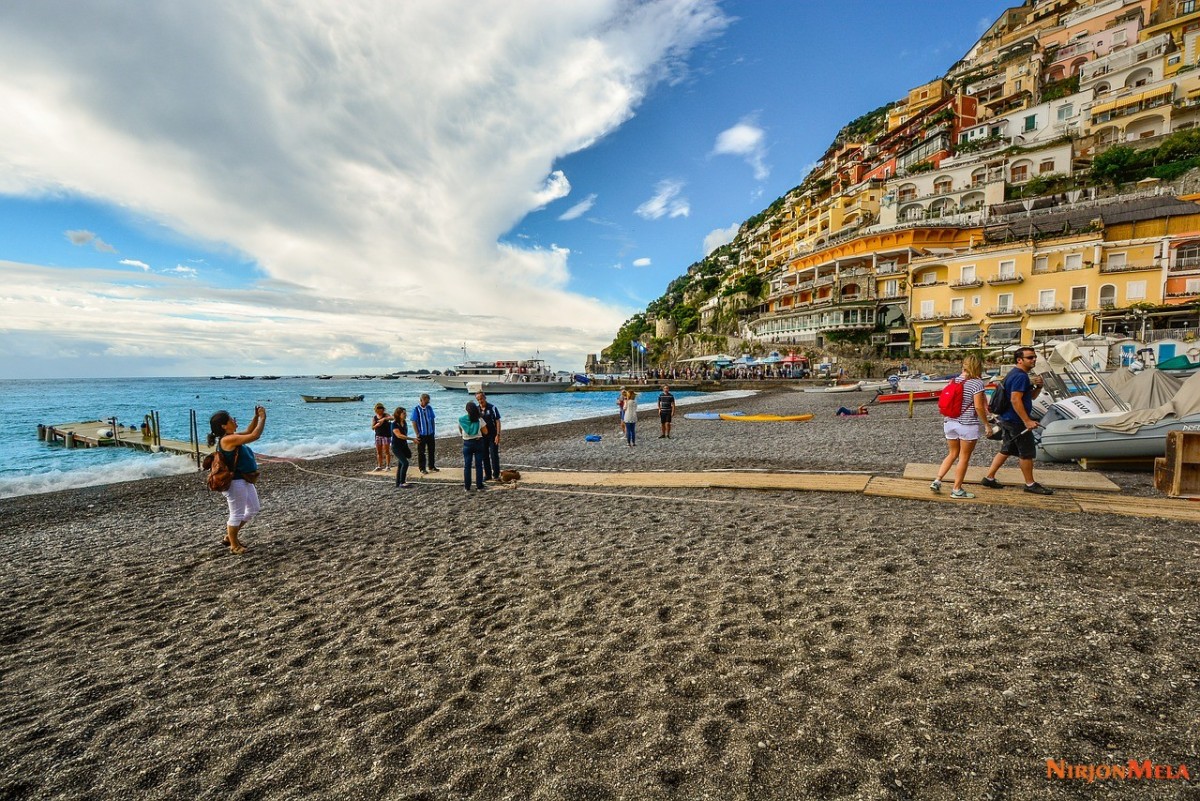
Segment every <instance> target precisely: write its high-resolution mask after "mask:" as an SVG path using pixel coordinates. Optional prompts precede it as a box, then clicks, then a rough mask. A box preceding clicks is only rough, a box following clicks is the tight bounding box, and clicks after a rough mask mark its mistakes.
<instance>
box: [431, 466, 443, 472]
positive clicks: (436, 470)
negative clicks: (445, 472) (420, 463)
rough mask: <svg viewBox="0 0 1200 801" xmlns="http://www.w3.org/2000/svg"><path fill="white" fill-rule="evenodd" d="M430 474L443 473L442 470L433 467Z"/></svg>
mask: <svg viewBox="0 0 1200 801" xmlns="http://www.w3.org/2000/svg"><path fill="white" fill-rule="evenodd" d="M429 472H430V473H440V472H442V471H441V470H438V469H437V468H436V467H431V468H429Z"/></svg>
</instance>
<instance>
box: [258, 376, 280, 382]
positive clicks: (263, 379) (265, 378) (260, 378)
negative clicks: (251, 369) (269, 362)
mask: <svg viewBox="0 0 1200 801" xmlns="http://www.w3.org/2000/svg"><path fill="white" fill-rule="evenodd" d="M258 380H259V381H278V380H279V376H277V375H261V376H259V377H258Z"/></svg>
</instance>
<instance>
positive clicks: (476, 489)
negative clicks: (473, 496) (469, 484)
mask: <svg viewBox="0 0 1200 801" xmlns="http://www.w3.org/2000/svg"><path fill="white" fill-rule="evenodd" d="M487 490H488V488H487V487H485V486H483V485H482V484H480V485H479V486H478V487H476V488H475V491H476V492H487Z"/></svg>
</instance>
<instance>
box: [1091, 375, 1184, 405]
mask: <svg viewBox="0 0 1200 801" xmlns="http://www.w3.org/2000/svg"><path fill="white" fill-rule="evenodd" d="M1121 369H1122V370H1125V369H1126V368H1121ZM1109 386H1112V384H1111V383H1110V384H1109ZM1181 386H1183V379H1182V378H1177V377H1175V376H1173V375H1168V374H1166V373H1164V372H1162V371H1161V370H1142V371H1141V372H1140V373H1136V374H1134V375H1133V378H1132V379H1131V380H1130V381H1128V382H1127V383H1126V384H1125V386H1124V387H1122V388H1121V389H1119V390H1117V394H1119V395H1120V396H1121V397H1122V398H1124V399H1125V402H1126V403H1128V404H1129V408H1130V409H1131V410H1132V409H1155V408H1158V407H1159V406H1162V405H1163V404H1164V403H1166V402H1167V401H1169V400H1171V398H1173V397H1175V395H1176V393H1178V392H1179V388H1180V387H1181Z"/></svg>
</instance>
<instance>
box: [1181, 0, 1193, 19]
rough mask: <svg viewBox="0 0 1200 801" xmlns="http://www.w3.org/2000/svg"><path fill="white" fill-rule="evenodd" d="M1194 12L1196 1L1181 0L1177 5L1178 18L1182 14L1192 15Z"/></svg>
mask: <svg viewBox="0 0 1200 801" xmlns="http://www.w3.org/2000/svg"><path fill="white" fill-rule="evenodd" d="M1195 11H1196V0H1182V2H1181V3H1180V4H1179V14H1180V16H1182V15H1184V14H1194V13H1195Z"/></svg>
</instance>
